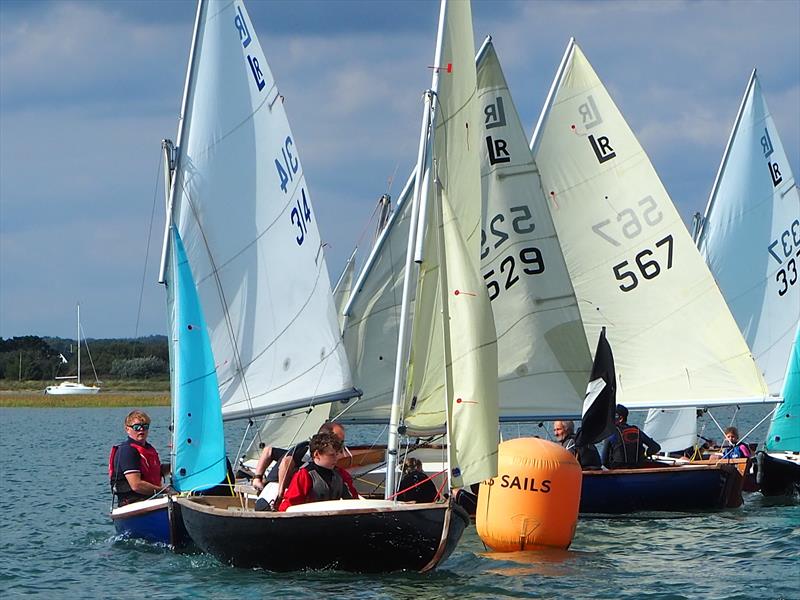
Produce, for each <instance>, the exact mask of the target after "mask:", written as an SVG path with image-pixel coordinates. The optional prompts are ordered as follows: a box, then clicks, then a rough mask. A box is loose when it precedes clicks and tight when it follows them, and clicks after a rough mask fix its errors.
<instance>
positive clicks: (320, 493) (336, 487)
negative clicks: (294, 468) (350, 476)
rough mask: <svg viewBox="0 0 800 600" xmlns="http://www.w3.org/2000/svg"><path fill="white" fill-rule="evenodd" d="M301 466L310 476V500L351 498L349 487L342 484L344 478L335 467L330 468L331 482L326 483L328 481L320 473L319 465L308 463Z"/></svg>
mask: <svg viewBox="0 0 800 600" xmlns="http://www.w3.org/2000/svg"><path fill="white" fill-rule="evenodd" d="M303 468H304V469H306V470H307V471H308V474H309V476H310V477H311V496H312V500H311V501H312V502H321V501H323V500H341V499H342V498H351V495H350V489H349V488H348V487H347V486H346V485H345V484H344V479H342V476H341V475H339V472H338V471H337V470H336V469H330V472H331V483H330V485H328V482H327V481H325V479H324V478H323V477H322V475H321V474H320V470H319V469H320V467H318V466H317V464H316V463H313V462H311V463H308V464H306V465H305V466H303ZM326 470H327V469H326Z"/></svg>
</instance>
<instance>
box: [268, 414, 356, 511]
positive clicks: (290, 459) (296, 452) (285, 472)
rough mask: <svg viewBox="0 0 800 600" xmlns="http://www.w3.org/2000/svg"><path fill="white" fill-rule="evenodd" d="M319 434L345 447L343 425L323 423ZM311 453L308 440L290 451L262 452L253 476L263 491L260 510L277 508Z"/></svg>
mask: <svg viewBox="0 0 800 600" xmlns="http://www.w3.org/2000/svg"><path fill="white" fill-rule="evenodd" d="M318 433H330V434H333V435H334V436H336V437H337V438H338V439H339V440H340V441H341V442H342V446H344V441H345V433H344V427H343V426H342V424H341V423H333V422H327V423H323V424H322V426H321V427H320V428H319V432H318ZM308 452H309V442H307V441H306V442H300V443H299V444H297V445H296V446H294V447H292V448H289V449H288V450H287V449H284V448H277V447H273V446H267V447H266V448H264V450H262V451H261V456H260V457H259V459H258V463H256V467H255V475H254V476H253V487H254V488H256V490H258V491H259V492H260V494H259V496H258V500H256V506H255V509H256V510H257V511H262V510H277V509H278V507H279V506H280V504H281V501H282V500H283V494H284V492H285V491H286V488H287V487H288V485H289V482H290V481H291V480H292V476H293V475H294V473H295V471H297V469H298V468H300V466H301V465H302V464H303V460H304V458H306V455H307V454H308ZM306 460H307V458H306ZM273 461H274V462H275V463H276V464H275V465H274V466H273V467H272V469H270V471H269V473H267V474H266V477H265V475H264V474H265V471H266V469H267V467H268V466H269V465H270V464H271V463H272V462H273Z"/></svg>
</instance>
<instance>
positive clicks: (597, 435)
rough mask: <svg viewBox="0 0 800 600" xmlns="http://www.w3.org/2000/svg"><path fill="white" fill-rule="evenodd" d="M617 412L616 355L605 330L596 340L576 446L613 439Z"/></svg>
mask: <svg viewBox="0 0 800 600" xmlns="http://www.w3.org/2000/svg"><path fill="white" fill-rule="evenodd" d="M616 408H617V374H616V372H615V371H614V355H613V354H612V353H611V346H609V344H608V340H606V328H605V327H603V329H602V331H600V339H599V340H597V351H596V352H595V353H594V364H593V365H592V374H591V376H590V377H589V385H588V386H587V387H586V397H585V399H584V401H583V417H582V421H581V428H580V429H579V430H578V433H577V435H576V436H575V444H576V445H577V446H582V445H585V444H596V443H597V442H600V441H601V440H604V439H605V438H607V437H608V436H610V435H611V434H612V433H613V431H614V411H615V410H616Z"/></svg>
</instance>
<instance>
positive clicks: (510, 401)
mask: <svg viewBox="0 0 800 600" xmlns="http://www.w3.org/2000/svg"><path fill="white" fill-rule="evenodd" d="M477 69H478V99H479V100H478V103H479V107H480V109H481V121H482V124H483V127H482V129H481V136H480V139H481V140H482V141H481V152H480V155H481V187H482V191H483V202H484V210H483V214H484V220H483V230H482V231H481V241H482V245H481V272H482V274H483V277H484V280H485V283H486V286H487V289H488V293H489V299H490V300H491V305H492V314H493V315H494V323H495V328H496V330H497V354H498V375H499V394H500V410H501V413H500V414H501V416H502V417H503V418H505V419H509V420H525V419H547V418H550V419H555V418H580V415H581V406H582V401H583V396H584V392H585V389H586V382H587V381H588V379H589V372H590V370H591V368H592V359H591V354H590V352H589V346H588V344H587V340H586V337H585V335H584V333H583V325H582V324H581V318H580V313H579V311H578V305H577V301H576V299H575V292H574V291H573V289H572V284H571V283H570V279H569V273H568V272H567V267H566V264H565V263H564V257H563V255H562V253H561V247H560V245H559V241H558V237H557V236H556V232H555V228H554V226H553V221H552V218H551V217H550V211H549V209H548V207H547V200H546V199H545V197H544V192H543V191H542V185H541V181H540V179H539V172H538V169H537V168H536V165H535V164H534V161H533V155H532V154H531V151H530V148H529V147H528V142H527V139H526V135H525V130H524V129H523V127H522V122H521V121H520V119H519V115H518V114H517V109H516V107H515V105H514V101H513V100H512V98H511V94H510V92H509V90H508V85H507V84H506V80H505V77H504V75H503V71H502V69H501V67H500V62H499V60H498V58H497V54H496V52H495V49H494V44H492V42H491V38H488V39H487V40H486V41H485V42H484V44H483V46H482V47H481V50H480V51H479V52H478V59H477Z"/></svg>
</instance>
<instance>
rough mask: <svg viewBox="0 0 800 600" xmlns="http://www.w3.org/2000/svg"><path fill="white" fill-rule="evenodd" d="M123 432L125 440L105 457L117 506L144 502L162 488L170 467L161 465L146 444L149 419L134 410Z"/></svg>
mask: <svg viewBox="0 0 800 600" xmlns="http://www.w3.org/2000/svg"><path fill="white" fill-rule="evenodd" d="M125 432H126V433H127V434H128V438H127V439H126V440H125V441H124V442H122V443H120V444H117V445H116V446H114V447H113V448H111V454H110V456H109V458H108V474H109V477H110V479H111V488H112V490H113V491H114V494H116V496H117V504H118V505H119V506H124V505H126V504H130V503H131V502H138V501H139V500H146V499H147V498H149V497H151V496H153V495H154V494H156V493H158V492H161V491H163V490H164V489H165V486H164V485H163V483H162V478H163V475H164V471H165V470H166V471H168V470H169V465H163V467H162V465H161V461H160V459H159V457H158V452H156V449H155V448H154V447H153V446H151V445H150V444H148V443H147V436H148V434H149V433H150V417H148V416H147V414H146V413H143V412H142V411H140V410H134V411H132V412H131V413H129V414H128V416H127V417H125Z"/></svg>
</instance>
